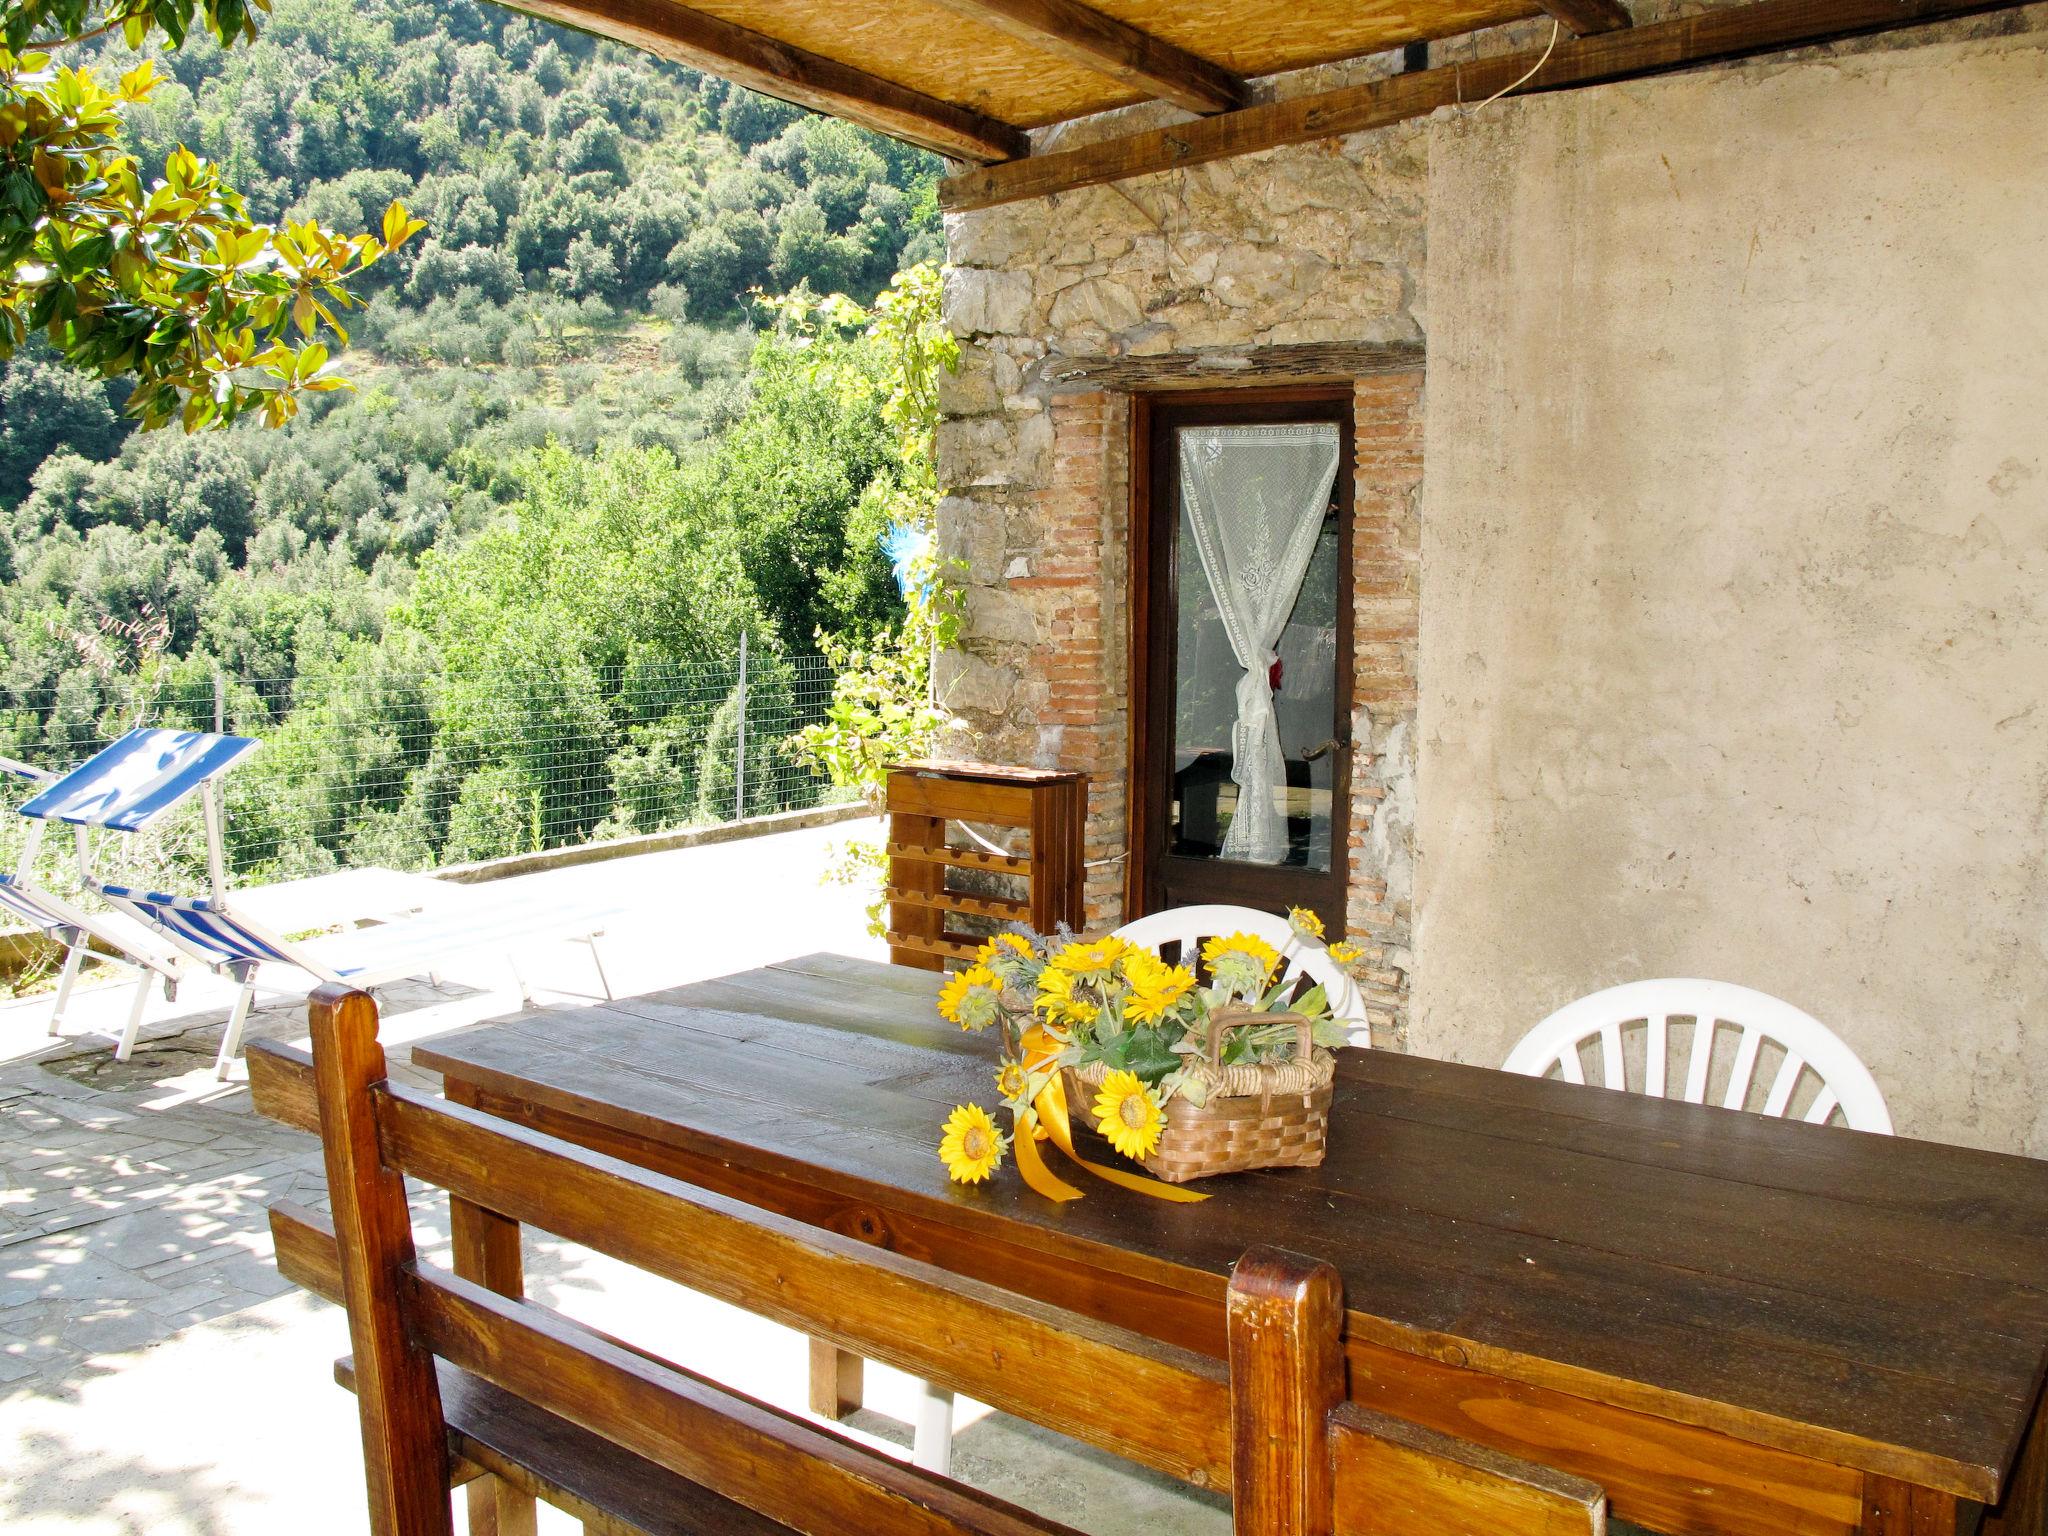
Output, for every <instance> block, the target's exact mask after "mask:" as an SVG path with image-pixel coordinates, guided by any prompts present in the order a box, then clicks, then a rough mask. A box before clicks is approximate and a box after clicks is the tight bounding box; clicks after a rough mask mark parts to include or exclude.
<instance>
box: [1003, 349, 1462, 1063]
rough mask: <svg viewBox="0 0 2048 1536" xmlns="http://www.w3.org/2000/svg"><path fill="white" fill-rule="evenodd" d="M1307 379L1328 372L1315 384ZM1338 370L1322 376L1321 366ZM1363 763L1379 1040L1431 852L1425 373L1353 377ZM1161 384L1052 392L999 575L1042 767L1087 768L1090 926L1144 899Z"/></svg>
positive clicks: (1352, 919)
mask: <svg viewBox="0 0 2048 1536" xmlns="http://www.w3.org/2000/svg"><path fill="white" fill-rule="evenodd" d="M1303 382H1304V383H1307V382H1311V381H1306V380H1305V381H1303ZM1315 382H1321V381H1315ZM1351 391H1352V405H1353V412H1354V416H1353V469H1354V485H1353V494H1352V613H1351V622H1352V670H1353V683H1352V701H1351V703H1352V729H1351V741H1352V765H1351V818H1350V826H1349V828H1348V831H1347V837H1346V847H1347V851H1348V870H1347V877H1348V878H1347V885H1346V911H1345V927H1346V929H1347V930H1348V932H1349V934H1350V936H1351V937H1352V939H1353V941H1354V942H1356V943H1359V944H1361V945H1362V946H1363V947H1364V948H1365V951H1366V958H1365V959H1364V961H1362V962H1361V964H1360V967H1359V970H1360V973H1361V988H1362V991H1363V993H1364V996H1365V1001H1366V1007H1367V1012H1368V1016H1369V1018H1370V1020H1371V1022H1372V1025H1373V1034H1374V1038H1375V1040H1377V1041H1378V1042H1380V1043H1382V1044H1389V1045H1398V1044H1401V1043H1404V1042H1405V1038H1406V1033H1407V1016H1408V994H1409V986H1408V973H1409V970H1410V969H1411V967H1412V960H1411V957H1410V934H1411V931H1412V909H1411V904H1410V892H1411V890H1412V883H1413V868H1414V858H1415V849H1414V841H1413V826H1414V795H1415V709H1416V699H1417V691H1418V690H1417V683H1416V655H1417V625H1418V622H1419V619H1420V613H1421V581H1420V575H1421V573H1420V561H1421V520H1420V500H1421V495H1420V492H1421V484H1422V474H1423V462H1422V426H1423V375H1422V371H1421V369H1420V368H1415V369H1412V370H1408V371H1404V372H1399V373H1387V374H1377V375H1374V376H1372V377H1369V378H1362V379H1358V380H1355V381H1353V383H1352V384H1351ZM1144 398H1145V397H1144V396H1141V395H1134V394H1132V393H1129V392H1126V391H1121V390H1115V391H1112V390H1092V391H1086V392H1075V393H1067V394H1061V395H1057V396H1055V397H1053V398H1052V399H1051V400H1050V401H1049V402H1048V406H1047V410H1048V413H1049V415H1050V425H1051V427H1052V432H1051V437H1052V462H1051V467H1050V473H1049V475H1048V477H1047V479H1046V482H1045V483H1044V484H1043V485H1042V486H1041V487H1040V488H1039V489H1037V490H1036V491H1033V492H1030V493H1028V494H1029V501H1030V503H1031V506H1030V517H1031V522H1032V524H1033V528H1032V542H1033V545H1034V546H1035V547H1033V548H1032V549H1031V551H1030V553H1029V555H1028V557H1027V558H1026V559H1024V560H1023V561H1022V562H1021V563H1020V564H1021V566H1028V570H1025V569H1021V568H1020V570H1019V572H1018V574H1016V575H1014V576H1012V575H1009V574H1008V573H1005V575H1004V576H1003V577H1001V578H999V585H1000V586H1001V587H1002V588H1004V589H1007V590H1008V591H1009V592H1010V593H1011V594H1012V595H1014V596H1016V597H1018V598H1020V599H1023V600H1025V601H1026V602H1028V603H1029V604H1030V605H1031V607H1032V609H1033V611H1034V613H1035V615H1036V629H1035V639H1034V640H1033V642H1032V643H1031V645H1030V646H1029V649H1028V651H1026V653H1025V654H1024V655H1023V656H1021V657H1020V658H1019V660H1018V663H1017V665H1018V669H1019V676H1018V681H1019V684H1020V687H1019V700H1020V707H1021V708H1023V709H1025V710H1026V711H1027V712H1028V714H1029V715H1030V717H1031V720H1032V723H1033V725H1035V735H1036V739H1037V742H1038V746H1037V749H1036V751H1035V753H1034V754H1033V757H1034V761H1035V763H1036V765H1037V766H1041V767H1058V768H1071V769H1078V770H1080V771H1081V772H1084V773H1086V774H1087V775H1088V780H1089V784H1088V821H1087V828H1086V839H1085V851H1084V858H1085V859H1086V861H1087V865H1088V868H1087V871H1086V877H1085V882H1084V893H1083V895H1084V902H1085V908H1086V913H1087V922H1088V926H1089V927H1090V928H1091V929H1101V928H1107V927H1112V926H1114V925H1115V924H1117V923H1120V922H1122V921H1123V920H1124V919H1125V917H1126V915H1127V914H1128V913H1130V912H1131V911H1132V910H1134V908H1133V906H1132V905H1131V904H1130V898H1131V896H1132V893H1131V892H1130V891H1129V889H1128V883H1129V873H1130V871H1129V868H1128V866H1129V863H1130V852H1131V845H1130V838H1131V830H1132V828H1134V827H1135V826H1136V825H1137V824H1138V823H1137V818H1136V816H1135V815H1133V814H1132V800H1131V795H1132V789H1133V786H1134V784H1136V782H1137V781H1136V776H1135V765H1134V763H1133V761H1132V756H1131V754H1132V748H1133V731H1132V719H1131V678H1132V655H1133V644H1134V640H1135V636H1134V633H1133V629H1132V624H1133V621H1134V609H1133V606H1132V602H1131V565H1130V544H1131V529H1132V518H1133V516H1134V510H1133V509H1134V507H1135V506H1136V505H1137V499H1138V498H1139V497H1140V496H1142V495H1143V494H1145V491H1146V487H1145V486H1144V484H1143V480H1144V475H1145V459H1146V455H1145V453H1144V452H1143V451H1142V449H1140V448H1138V447H1137V446H1136V444H1135V442H1134V434H1135V432H1136V430H1137V428H1138V425H1139V423H1138V421H1137V418H1138V417H1139V416H1141V415H1142V410H1141V409H1138V408H1135V407H1136V406H1137V402H1139V401H1141V400H1142V399H1144Z"/></svg>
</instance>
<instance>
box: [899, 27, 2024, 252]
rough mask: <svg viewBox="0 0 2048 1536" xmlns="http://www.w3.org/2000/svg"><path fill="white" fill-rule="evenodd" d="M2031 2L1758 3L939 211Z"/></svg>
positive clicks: (1239, 118)
mask: <svg viewBox="0 0 2048 1536" xmlns="http://www.w3.org/2000/svg"><path fill="white" fill-rule="evenodd" d="M2025 3H2027V0H1758V3H1756V4H1751V5H1736V6H1727V7H1724V8H1722V9H1719V10H1713V11H1706V12H1703V13H1701V14H1699V15H1697V16H1686V17H1681V18H1679V19H1678V20H1675V21H1663V22H1656V23H1654V24H1652V25H1650V26H1644V27H1632V28H1629V29H1628V30H1626V31H1620V32H1606V33H1602V34H1600V35H1599V36H1596V37H1583V38H1573V39H1571V40H1570V41H1566V42H1560V43H1559V44H1558V45H1557V47H1556V49H1555V50H1554V51H1553V52H1552V53H1551V55H1550V58H1549V60H1548V61H1547V62H1545V63H1544V64H1543V67H1542V69H1540V70H1537V71H1536V72H1535V73H1534V75H1533V76H1532V78H1530V79H1529V80H1528V82H1527V83H1526V84H1523V85H1520V86H1517V85H1516V82H1517V81H1518V80H1520V79H1521V77H1522V76H1523V75H1525V74H1529V73H1530V72H1531V70H1532V69H1533V67H1534V66H1535V65H1536V63H1537V61H1538V60H1539V59H1541V58H1542V57H1543V54H1542V50H1541V49H1532V50H1529V51H1527V52H1523V53H1509V54H1500V55H1497V56H1495V57H1493V58H1489V59H1479V60H1476V61H1475V62H1473V63H1469V64H1451V65H1446V66H1445V67H1443V68H1441V69H1424V70H1415V71H1412V72H1410V73H1407V74H1399V75H1390V76H1388V77H1387V78H1385V79H1381V80H1372V81H1368V82H1366V83H1365V84H1362V85H1347V86H1343V87H1340V88H1339V89H1337V90H1334V91H1322V92H1319V93H1317V94H1315V95H1312V96H1296V97H1294V98H1292V99H1290V100H1287V101H1270V102H1261V103H1260V104H1259V105H1257V106H1253V107H1245V108H1242V109H1241V110H1239V111H1236V112H1225V113H1222V114H1220V115H1218V116H1216V117H1205V118H1201V119H1199V120H1197V121H1195V122H1190V123H1177V124H1175V125H1174V126H1172V127H1170V128H1155V129H1152V130H1150V131H1148V132H1145V133H1135V134H1129V135H1126V136H1125V137H1123V138H1119V139H1105V140H1103V141H1102V142H1101V143H1099V144H1090V145H1088V146H1086V147H1085V148H1082V149H1071V150H1063V151H1060V152H1058V153H1056V154H1049V155H1034V156H1032V157H1031V158H1030V159H1028V160H1015V161H1011V162H1010V163H1008V164H1005V165H991V166H986V167H984V168H982V169H980V170H974V171H966V172H963V173H962V174H960V175H958V176H949V177H947V178H946V179H945V180H944V181H942V182H940V183H939V205H940V206H941V207H943V208H945V209H946V210H947V211H949V212H958V211H960V210H963V209H968V208H988V207H992V206H994V205H995V204H997V203H1011V202H1016V201H1018V200H1019V199H1021V198H1027V197H1046V196H1049V195H1050V194H1052V193H1055V192H1071V191H1073V190H1074V189H1076V188H1078V187H1092V186H1099V185H1101V184H1102V183H1103V182H1109V181H1121V180H1123V179H1124V178H1126V177H1129V176H1143V175H1146V174H1148V173H1150V172H1153V171H1170V170H1173V169H1175V168H1176V167H1179V166H1184V165H1201V164H1203V163H1205V162H1207V161H1210V160H1224V159H1228V158H1230V157H1231V156H1233V155H1249V154H1256V153H1257V152H1258V151H1260V150H1263V149H1272V148H1274V147H1276V146H1277V145H1281V144H1306V143H1309V142H1311V141H1313V140H1316V139H1334V138H1340V137H1342V136H1343V135H1345V134H1350V133H1363V132H1366V131H1368V130H1370V129H1374V128H1385V127H1389V126H1391V125H1392V124H1394V123H1399V122H1405V121H1406V120H1408V119H1409V118H1414V117H1426V116H1427V115H1428V114H1430V113H1431V112H1434V111H1436V109H1437V108H1439V107H1447V106H1454V105H1457V104H1458V103H1461V102H1468V103H1469V102H1481V101H1485V100H1486V99H1487V98H1488V97H1489V96H1491V95H1493V94H1494V93H1495V92H1496V91H1505V90H1510V89H1512V90H1514V91H1515V93H1516V94H1518V95H1529V94H1532V93H1534V92H1538V91H1554V90H1562V89H1565V88H1568V87H1572V86H1582V85H1598V84H1601V83H1603V82H1605V81H1610V80H1628V79H1634V78H1636V77H1638V76H1642V75H1652V74H1659V73H1662V72H1664V71H1666V70H1673V69H1683V68H1686V67H1687V66H1689V65H1694V64H1704V63H1709V62H1711V61H1713V60H1717V59H1733V58H1742V57H1744V56H1746V55H1749V54H1755V53H1771V52H1775V51H1777V50H1780V49H1785V48H1803V47H1806V46H1809V45H1811V44H1814V43H1824V42H1828V41H1831V40H1832V39H1835V38H1838V37H1851V36H1855V35H1857V34H1859V33H1865V32H1886V31H1891V30H1893V29H1895V28H1898V27H1910V26H1918V25H1922V24H1924V23H1927V22H1933V21H1943V20H1946V19H1948V18H1949V17H1953V16H1970V15H1975V14H1977V13H1979V12H1983V11H2000V10H2010V9H2012V8H2013V7H2015V6H2018V5H2022V4H2025Z"/></svg>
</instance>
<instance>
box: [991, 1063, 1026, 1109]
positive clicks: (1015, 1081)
mask: <svg viewBox="0 0 2048 1536" xmlns="http://www.w3.org/2000/svg"><path fill="white" fill-rule="evenodd" d="M1025 1086H1026V1079H1025V1076H1024V1068H1023V1067H1022V1066H1020V1065H1019V1064H1018V1063H1016V1062H1014V1061H1006V1062H1004V1063H1003V1064H1002V1065H1001V1066H1000V1067H997V1068H996V1092H997V1093H999V1094H1001V1095H1002V1096H1003V1097H1004V1098H1005V1099H1009V1100H1016V1099H1021V1098H1022V1097H1023V1096H1024V1089H1025Z"/></svg>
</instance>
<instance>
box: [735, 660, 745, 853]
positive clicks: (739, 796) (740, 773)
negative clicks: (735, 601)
mask: <svg viewBox="0 0 2048 1536" xmlns="http://www.w3.org/2000/svg"><path fill="white" fill-rule="evenodd" d="M746 816H747V632H746V631H745V630H744V629H743V630H741V631H740V751H739V760H738V762H737V763H736V764H735V765H734V768H733V791H732V819H733V820H734V821H744V820H746Z"/></svg>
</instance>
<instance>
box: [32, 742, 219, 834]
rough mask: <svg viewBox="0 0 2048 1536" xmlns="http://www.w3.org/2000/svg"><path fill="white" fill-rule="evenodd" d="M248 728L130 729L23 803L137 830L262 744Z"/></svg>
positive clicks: (58, 816)
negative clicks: (245, 732) (222, 731)
mask: <svg viewBox="0 0 2048 1536" xmlns="http://www.w3.org/2000/svg"><path fill="white" fill-rule="evenodd" d="M258 745H259V743H257V742H256V741H255V740H253V739H252V738H250V737H247V736H215V735H212V734H210V733H209V732H205V731H164V730H147V729H145V730H135V731H130V732H129V733H128V734H127V735H126V736H123V737H122V738H121V739H120V740H119V741H117V742H115V743H114V744H113V745H112V746H110V747H106V748H103V749H102V750H100V751H99V752H96V753H94V754H93V755H92V756H91V757H89V758H87V759H86V760H85V761H84V762H82V763H80V764H79V765H78V766H77V767H76V768H74V769H72V770H71V771H70V772H69V773H67V774H65V775H64V777H63V778H61V779H59V780H57V782H56V783H54V784H51V785H49V786H48V787H47V788H45V789H42V790H39V791H38V792H37V793H35V794H33V795H31V796H30V797H29V798H28V799H27V800H26V801H24V802H23V803H22V807H21V814H22V815H24V816H34V817H38V818H40V819H41V820H44V821H65V822H71V823H73V824H74V825H77V826H83V827H111V828H112V829H113V830H115V831H117V832H134V831H137V830H139V829H141V828H143V827H146V826H148V825H149V824H150V822H152V821H154V820H155V819H156V818H157V817H159V816H161V815H162V814H163V813H164V812H165V811H168V810H169V809H170V808H171V807H172V806H174V805H176V804H177V803H178V802H179V801H180V800H183V799H184V798H185V797H186V796H187V795H190V794H192V793H193V792H194V791H196V790H197V789H198V788H199V786H200V785H201V784H203V783H205V782H206V781H207V780H208V779H211V778H216V777H218V776H219V775H221V774H223V773H226V772H227V771H228V769H230V768H232V767H234V765H235V764H236V763H238V762H240V761H241V760H242V759H243V758H245V757H247V756H248V755H249V754H250V753H251V752H254V751H255V750H256V748H257V746H258Z"/></svg>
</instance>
